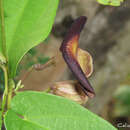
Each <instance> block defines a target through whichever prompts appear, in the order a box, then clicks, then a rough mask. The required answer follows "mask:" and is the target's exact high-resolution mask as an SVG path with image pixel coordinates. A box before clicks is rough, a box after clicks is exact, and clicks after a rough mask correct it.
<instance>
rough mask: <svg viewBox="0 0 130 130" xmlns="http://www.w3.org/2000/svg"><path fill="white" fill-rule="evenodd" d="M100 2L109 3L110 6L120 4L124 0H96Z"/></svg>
mask: <svg viewBox="0 0 130 130" xmlns="http://www.w3.org/2000/svg"><path fill="white" fill-rule="evenodd" d="M97 1H98V2H99V3H100V4H103V5H111V6H120V5H121V3H122V2H123V1H124V0H97Z"/></svg>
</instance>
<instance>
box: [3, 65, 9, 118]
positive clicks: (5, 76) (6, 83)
mask: <svg viewBox="0 0 130 130" xmlns="http://www.w3.org/2000/svg"><path fill="white" fill-rule="evenodd" d="M1 68H2V70H3V72H4V81H5V90H4V94H3V100H2V116H3V115H4V111H5V109H6V102H7V96H8V73H7V68H6V67H5V66H2V65H1Z"/></svg>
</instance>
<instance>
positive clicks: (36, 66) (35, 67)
mask: <svg viewBox="0 0 130 130" xmlns="http://www.w3.org/2000/svg"><path fill="white" fill-rule="evenodd" d="M53 64H55V57H52V58H50V60H49V61H48V62H46V63H45V64H34V65H33V66H31V67H30V68H29V69H28V71H27V72H26V73H25V74H24V75H23V77H22V78H21V81H22V83H23V82H24V81H25V79H27V77H28V76H29V75H30V74H31V72H32V71H33V70H36V71H41V70H44V69H45V68H47V67H49V66H51V65H53Z"/></svg>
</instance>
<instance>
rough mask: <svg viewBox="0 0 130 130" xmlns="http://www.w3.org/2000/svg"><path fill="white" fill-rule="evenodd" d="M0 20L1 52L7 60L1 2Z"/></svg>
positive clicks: (1, 4) (0, 5) (1, 2)
mask: <svg viewBox="0 0 130 130" xmlns="http://www.w3.org/2000/svg"><path fill="white" fill-rule="evenodd" d="M0 20H1V40H2V52H3V55H4V56H5V57H6V59H7V53H6V37H5V22H4V8H3V0H0Z"/></svg>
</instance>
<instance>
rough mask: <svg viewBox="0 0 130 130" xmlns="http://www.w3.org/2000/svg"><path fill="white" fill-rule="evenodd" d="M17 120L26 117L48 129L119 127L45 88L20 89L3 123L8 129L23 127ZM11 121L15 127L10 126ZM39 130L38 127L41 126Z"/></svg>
mask: <svg viewBox="0 0 130 130" xmlns="http://www.w3.org/2000/svg"><path fill="white" fill-rule="evenodd" d="M11 113H12V115H11ZM15 115H17V116H15ZM14 116H15V117H14ZM21 117H22V118H21ZM10 118H12V119H10ZM18 120H21V122H23V121H26V123H27V122H28V123H32V124H35V125H37V126H38V127H39V126H41V127H43V128H47V129H48V130H116V128H114V127H113V126H112V125H111V124H109V123H108V122H107V121H105V120H103V119H101V118H100V117H98V116H97V115H95V114H93V113H91V112H90V111H88V110H87V109H85V108H83V107H82V106H80V105H79V104H77V103H75V102H72V101H70V100H68V99H65V98H62V97H59V96H55V95H51V94H47V93H43V92H33V91H26V92H20V93H18V94H17V95H16V96H15V97H14V98H13V100H12V102H11V110H9V111H8V112H7V113H6V115H5V120H4V123H5V126H6V129H7V130H13V129H15V130H21V129H20V128H21V124H18V123H17V122H19V121H18ZM11 125H12V126H13V129H11V128H10V127H11ZM19 125H20V126H19ZM24 125H26V124H24ZM27 125H28V124H27ZM30 127H33V126H30ZM16 128H17V129H16ZM24 130H26V129H24ZM28 130H30V128H28ZM36 130H39V128H37V129H36Z"/></svg>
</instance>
